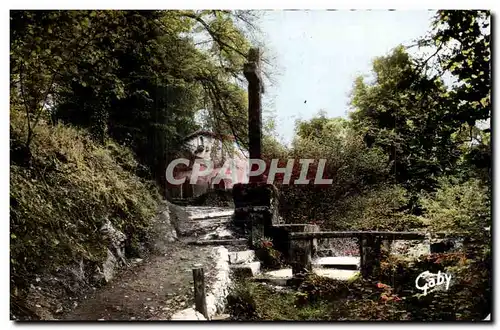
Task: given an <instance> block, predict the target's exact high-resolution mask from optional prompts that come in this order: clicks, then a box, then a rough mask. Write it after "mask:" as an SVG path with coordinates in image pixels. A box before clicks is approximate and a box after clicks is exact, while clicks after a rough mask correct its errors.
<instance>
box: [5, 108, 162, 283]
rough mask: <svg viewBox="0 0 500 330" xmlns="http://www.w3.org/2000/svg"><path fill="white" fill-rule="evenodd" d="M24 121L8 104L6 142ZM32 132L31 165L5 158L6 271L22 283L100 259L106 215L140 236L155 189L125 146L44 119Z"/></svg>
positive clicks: (18, 135) (14, 140)
mask: <svg viewBox="0 0 500 330" xmlns="http://www.w3.org/2000/svg"><path fill="white" fill-rule="evenodd" d="M25 123H26V118H25V115H24V114H22V113H21V112H20V111H19V110H16V109H13V110H12V111H11V148H16V146H18V145H23V143H24V141H26V140H25V139H26V138H27V134H28V130H27V127H26V125H25ZM36 134H37V138H36V139H35V140H33V142H32V144H31V151H32V157H31V166H29V167H27V166H25V165H24V164H19V163H16V162H15V161H13V163H11V166H10V217H11V220H10V221H11V226H10V228H11V230H10V232H11V244H10V251H11V252H10V253H11V276H12V279H13V281H14V283H15V286H18V287H20V288H23V286H24V285H26V283H29V281H31V280H32V277H33V276H34V275H35V274H40V273H44V272H53V271H55V270H57V269H58V268H61V267H63V268H64V267H65V266H66V265H70V264H72V263H73V262H80V260H84V261H90V262H96V263H101V262H103V261H104V258H105V256H106V247H107V242H106V241H104V239H103V238H102V235H101V233H100V232H99V230H100V228H101V226H102V225H103V224H104V222H105V221H106V219H109V221H111V223H112V224H113V225H114V226H115V227H116V228H118V229H120V230H121V231H123V232H125V233H126V234H127V235H128V237H129V238H130V240H131V241H134V240H135V241H137V240H139V241H140V240H143V238H144V235H145V233H146V228H147V226H148V224H149V221H150V220H151V219H152V218H153V216H154V215H155V214H156V207H157V200H158V197H159V196H157V195H156V194H155V189H154V187H153V186H152V185H150V184H148V183H146V182H144V181H142V180H140V179H138V178H137V177H136V176H135V175H134V174H133V172H131V170H132V171H134V170H135V167H136V166H137V162H136V161H135V160H134V158H133V157H132V154H131V153H130V151H129V150H127V149H125V148H123V147H119V146H118V145H116V144H115V143H111V142H110V143H108V145H107V146H101V145H98V144H96V143H94V142H93V141H92V140H91V139H90V137H89V136H88V134H87V133H86V132H85V131H79V130H76V129H74V128H70V127H67V126H64V125H60V124H59V125H56V126H51V125H50V124H48V123H46V122H45V121H44V120H42V121H40V122H39V124H38V126H37V127H36Z"/></svg>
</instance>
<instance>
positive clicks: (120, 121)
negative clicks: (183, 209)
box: [11, 10, 257, 186]
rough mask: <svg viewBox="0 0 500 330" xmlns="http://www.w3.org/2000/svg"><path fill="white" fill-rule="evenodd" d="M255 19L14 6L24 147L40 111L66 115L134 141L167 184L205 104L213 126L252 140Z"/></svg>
mask: <svg viewBox="0 0 500 330" xmlns="http://www.w3.org/2000/svg"><path fill="white" fill-rule="evenodd" d="M256 19H257V15H256V14H255V13H253V12H251V11H215V10H201V11H194V10H181V11H125V10H114V11H111V10H109V11H103V10H92V11H13V12H11V81H12V83H11V90H12V92H13V93H12V103H13V104H15V105H21V106H23V107H24V110H25V112H26V114H27V125H28V137H27V141H26V148H27V149H29V145H30V143H31V140H32V139H33V129H34V128H35V127H36V125H37V124H38V122H39V120H40V119H41V118H47V119H48V118H50V119H51V120H52V121H54V122H56V121H59V120H62V121H64V122H66V123H70V124H73V125H77V126H79V127H83V128H86V129H88V130H89V131H90V132H91V134H92V137H93V138H94V139H95V140H97V141H99V142H100V143H105V141H106V139H107V138H109V137H111V138H112V139H113V140H115V141H117V142H118V143H119V144H125V145H126V146H128V147H130V148H132V150H133V151H134V152H135V153H136V155H137V156H138V158H139V161H140V162H141V163H142V164H144V165H146V166H147V169H148V170H147V172H146V173H144V171H141V172H140V174H141V175H143V176H146V177H147V178H153V179H155V180H156V181H157V183H159V184H160V185H162V186H163V185H164V184H165V178H164V170H165V167H166V162H167V160H168V159H170V158H172V157H174V156H173V155H174V154H175V152H176V151H178V149H179V145H181V142H182V138H183V137H184V136H186V135H187V134H189V133H191V132H192V131H194V130H196V129H197V126H196V124H195V123H194V113H195V112H196V111H198V110H199V109H206V110H207V111H208V114H209V116H208V118H207V123H206V124H207V125H208V127H209V129H212V130H213V131H215V132H216V133H224V134H228V133H230V134H232V135H234V136H236V138H237V139H238V140H239V141H240V142H241V143H242V144H243V145H245V141H246V138H245V136H246V127H247V125H246V116H247V114H246V109H247V108H246V106H247V97H246V92H245V91H244V89H243V88H242V87H241V86H242V84H241V83H242V81H243V80H244V78H243V77H242V72H241V71H242V66H243V63H244V61H245V60H246V59H245V57H246V54H247V52H248V49H249V47H250V43H249V41H248V38H247V36H246V30H247V29H246V28H249V29H250V30H251V29H253V28H254V21H255V20H256ZM200 40H202V41H200ZM49 109H50V110H49ZM28 154H29V153H28Z"/></svg>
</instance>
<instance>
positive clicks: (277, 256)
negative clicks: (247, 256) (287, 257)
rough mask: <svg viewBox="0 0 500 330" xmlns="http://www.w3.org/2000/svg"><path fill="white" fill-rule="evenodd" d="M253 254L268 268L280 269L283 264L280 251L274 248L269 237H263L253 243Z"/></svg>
mask: <svg viewBox="0 0 500 330" xmlns="http://www.w3.org/2000/svg"><path fill="white" fill-rule="evenodd" d="M255 256H256V257H257V259H259V261H260V262H261V263H262V265H263V266H264V267H265V268H268V269H280V268H281V267H282V266H283V264H284V260H283V256H282V254H281V252H279V251H278V250H276V249H275V248H274V245H273V242H272V240H271V239H270V238H266V237H263V238H261V239H260V240H258V241H257V242H256V243H255Z"/></svg>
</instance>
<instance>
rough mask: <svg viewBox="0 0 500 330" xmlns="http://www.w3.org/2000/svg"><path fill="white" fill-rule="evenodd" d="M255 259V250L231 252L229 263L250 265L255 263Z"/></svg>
mask: <svg viewBox="0 0 500 330" xmlns="http://www.w3.org/2000/svg"><path fill="white" fill-rule="evenodd" d="M254 259H255V251H254V250H245V251H235V252H229V263H230V264H233V265H236V264H244V263H249V262H252V261H254Z"/></svg>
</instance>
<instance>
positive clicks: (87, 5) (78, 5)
mask: <svg viewBox="0 0 500 330" xmlns="http://www.w3.org/2000/svg"><path fill="white" fill-rule="evenodd" d="M498 3H499V2H498V1H478V0H476V1H474V2H470V1H465V0H454V1H450V0H448V1H439V2H437V1H435V0H420V1H401V0H390V1H389V0H386V1H380V0H378V1H376V2H375V1H366V0H364V1H363V0H348V1H347V0H345V1H326V0H316V1H314V2H313V1H297V0H288V1H274V2H271V1H269V0H252V1H234V0H224V1H223V0H217V1H211V2H205V1H201V0H178V1H169V2H167V1H165V0H162V1H144V0H143V1H126V0H114V1H103V0H99V1H96V0H87V1H81V2H70V1H50V2H47V1H43V2H41V1H39V2H36V1H26V0H21V1H5V2H1V6H2V7H5V8H2V9H5V10H2V14H3V15H2V16H1V28H0V31H1V36H2V42H1V47H2V51H1V59H2V66H1V70H2V77H3V79H4V83H3V84H2V85H1V86H2V91H1V92H2V104H4V107H5V108H4V110H3V111H2V116H4V119H3V120H2V121H0V127H1V130H0V134H1V138H0V148H1V152H2V154H3V155H4V156H3V157H2V161H3V162H4V166H2V168H1V170H2V175H1V180H2V181H1V183H0V187H1V198H0V203H1V207H2V212H3V214H4V216H3V226H4V229H3V230H2V235H4V239H2V240H0V244H2V245H3V246H2V247H1V249H0V250H1V251H2V253H1V257H2V265H4V266H3V269H4V271H3V272H1V275H0V276H1V277H2V283H3V285H4V286H5V287H4V288H5V290H3V291H2V292H3V294H2V295H1V307H2V310H3V311H4V317H3V318H2V329H6V328H12V327H14V323H13V322H10V321H8V320H9V294H8V292H9V288H8V286H9V275H8V273H7V271H6V270H7V269H8V266H7V265H8V263H9V252H8V251H9V224H8V221H7V218H8V213H9V170H8V168H9V167H8V166H9V165H8V159H9V158H8V156H7V155H9V143H8V141H9V133H8V130H9V125H8V123H9V114H8V109H9V94H8V93H9V90H8V87H7V86H9V82H8V79H9V69H8V68H9V65H8V63H9V57H8V54H9V52H8V49H9V43H8V40H9V32H8V31H9V16H8V12H7V11H8V10H10V9H26V8H30V9H55V8H57V9H111V8H113V9H130V8H134V9H152V8H155V9H160V8H161V9H187V8H190V9H194V8H206V7H210V8H217V9H229V8H231V9H283V8H288V9H289V8H294V9H327V8H335V9H352V8H356V9H388V8H391V9H398V10H408V9H419V10H422V9H443V8H446V9H471V8H474V9H491V10H493V13H494V14H495V13H496V8H497V6H498ZM494 23H495V24H494V25H493V27H494V30H495V31H492V33H493V36H494V38H495V40H494V44H497V42H498V40H496V39H497V38H496V32H497V31H496V30H497V29H496V23H497V22H494ZM494 60H495V62H494V63H498V61H497V52H494ZM492 93H493V92H492ZM495 101H496V100H495ZM495 103H496V102H495ZM495 107H496V104H495ZM496 117H499V116H496ZM496 117H495V118H494V124H493V127H500V126H499V125H500V122H499V121H500V119H498V118H496ZM499 140H500V137H499V136H498V134H495V137H494V146H495V148H496V146H498V145H499V143H500V141H499ZM494 154H495V152H494ZM497 165H498V160H496V161H495V172H496V173H497V176H498V175H499V174H498V173H499V172H498V171H496V170H497V168H496V167H497ZM495 181H496V177H495ZM495 183H496V182H495ZM498 198H500V197H498V194H496V196H495V202H496V201H497V199H498ZM495 204H496V203H495ZM494 227H495V226H494ZM498 232H499V229H494V233H495V238H494V240H495V241H496V242H500V240H498ZM498 244H499V243H497V245H498ZM494 255H495V264H497V263H498V256H497V254H496V251H495V254H494ZM497 291H498V290H497ZM495 298H497V297H496V295H495ZM495 300H496V304H494V306H498V299H495ZM496 315H498V313H496V310H495V312H493V318H494V319H495V317H496ZM38 324H40V323H37V324H32V325H23V327H24V328H31V327H33V326H36V325H38ZM54 325H55V324H54V323H49V324H45V326H49V327H52V326H54ZM82 325H83V326H86V325H85V324H82ZM127 325H128V324H127ZM146 325H147V326H150V324H144V323H142V324H140V325H134V324H133V323H131V324H130V325H129V326H132V327H134V328H135V327H137V328H139V327H141V328H142V327H144V326H146ZM157 325H159V326H162V327H165V326H167V327H168V326H170V325H171V324H157ZM183 325H185V326H198V324H183ZM259 325H260V326H263V327H271V326H272V327H273V328H276V329H285V328H288V327H289V326H297V327H304V326H305V327H309V326H310V325H309V324H304V323H296V324H272V325H271V324H269V323H264V324H259ZM62 326H63V327H65V328H77V327H78V325H76V324H75V325H72V324H67V323H65V324H62ZM88 326H92V327H93V328H95V329H104V327H105V326H106V327H107V326H114V327H121V326H123V324H103V325H100V324H95V323H93V324H89V325H88ZM200 326H203V327H204V328H206V329H218V328H219V326H220V324H212V325H211V324H210V323H204V324H202V325H200ZM228 326H231V327H234V326H237V324H235V323H231V324H229V325H228ZM242 326H244V327H248V326H250V325H242ZM311 326H313V324H311ZM314 326H320V327H328V328H331V327H335V328H337V329H340V328H344V327H347V326H349V325H348V324H345V325H344V324H338V323H336V324H314ZM350 326H360V327H367V328H368V327H372V326H373V324H371V323H368V324H366V323H364V324H362V325H360V324H357V325H353V324H351V325H350ZM410 326H415V325H413V324H412V325H410ZM417 326H420V325H417ZM434 326H439V327H447V328H451V327H452V326H454V324H442V325H441V324H434Z"/></svg>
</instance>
